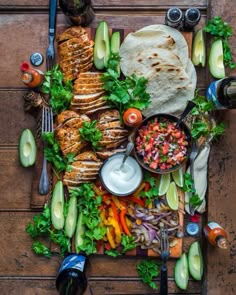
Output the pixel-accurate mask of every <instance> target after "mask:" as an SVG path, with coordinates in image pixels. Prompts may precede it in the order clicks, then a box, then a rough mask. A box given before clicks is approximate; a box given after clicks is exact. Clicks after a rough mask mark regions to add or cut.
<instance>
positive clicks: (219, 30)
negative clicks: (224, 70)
mask: <svg viewBox="0 0 236 295" xmlns="http://www.w3.org/2000/svg"><path fill="white" fill-rule="evenodd" d="M205 31H206V32H207V33H209V34H211V35H212V36H214V38H215V39H222V42H223V55H224V64H225V65H226V66H229V67H230V68H231V69H234V68H236V63H234V62H233V60H232V59H233V58H232V50H231V48H230V45H229V42H228V39H229V37H231V36H232V35H233V28H232V27H231V26H230V25H228V23H227V22H225V21H223V19H222V18H221V17H220V16H215V17H214V18H213V19H211V20H208V22H207V25H206V26H205Z"/></svg>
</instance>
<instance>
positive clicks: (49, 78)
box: [42, 64, 73, 114]
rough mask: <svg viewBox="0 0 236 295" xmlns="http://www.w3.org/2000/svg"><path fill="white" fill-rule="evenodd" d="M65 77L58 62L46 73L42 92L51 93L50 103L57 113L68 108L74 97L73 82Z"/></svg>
mask: <svg viewBox="0 0 236 295" xmlns="http://www.w3.org/2000/svg"><path fill="white" fill-rule="evenodd" d="M63 79H64V75H63V73H62V72H61V71H60V69H59V65H58V64H57V65H55V66H54V67H53V68H52V70H50V71H47V72H46V73H45V81H44V82H43V85H42V92H43V93H45V94H49V99H50V100H49V103H50V105H51V107H52V109H53V112H54V113H56V114H59V113H60V112H62V111H64V110H67V109H68V108H69V106H70V102H71V99H72V89H73V87H72V82H71V81H70V80H67V81H64V80H63Z"/></svg>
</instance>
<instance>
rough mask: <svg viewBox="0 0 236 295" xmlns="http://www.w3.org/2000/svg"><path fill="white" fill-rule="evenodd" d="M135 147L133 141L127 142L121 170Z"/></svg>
mask: <svg viewBox="0 0 236 295" xmlns="http://www.w3.org/2000/svg"><path fill="white" fill-rule="evenodd" d="M133 148H134V144H133V142H129V143H128V144H127V147H126V150H125V153H124V157H123V160H122V163H121V165H120V170H121V169H122V168H123V167H124V163H125V161H126V159H127V158H128V156H129V155H130V153H131V152H132V150H133Z"/></svg>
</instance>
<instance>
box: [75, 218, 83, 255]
mask: <svg viewBox="0 0 236 295" xmlns="http://www.w3.org/2000/svg"><path fill="white" fill-rule="evenodd" d="M84 233H85V226H84V223H83V213H82V212H80V213H79V217H78V221H77V225H76V232H75V252H76V253H79V252H80V246H81V245H82V244H83V235H84Z"/></svg>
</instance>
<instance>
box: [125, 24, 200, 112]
mask: <svg viewBox="0 0 236 295" xmlns="http://www.w3.org/2000/svg"><path fill="white" fill-rule="evenodd" d="M120 56H121V62H120V66H121V71H122V73H123V74H124V75H125V76H131V75H132V74H135V75H136V76H137V77H142V76H143V77H145V78H146V79H147V80H148V83H147V92H148V93H149V94H150V96H151V104H150V105H149V107H148V108H147V109H145V110H143V115H144V116H150V115H153V114H156V113H171V114H175V115H179V114H180V113H181V112H182V111H183V110H184V108H185V106H186V103H187V101H188V100H192V99H193V97H194V91H195V88H196V82H197V76H196V71H195V68H194V66H193V64H192V62H191V60H190V59H189V55H188V45H187V42H186V40H185V38H184V37H183V35H182V34H181V33H180V32H179V31H177V30H176V29H173V28H171V27H168V26H165V25H151V26H148V27H144V28H142V29H141V30H139V31H136V32H134V33H130V34H128V35H127V37H126V38H125V40H124V42H123V43H122V45H121V47H120Z"/></svg>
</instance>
